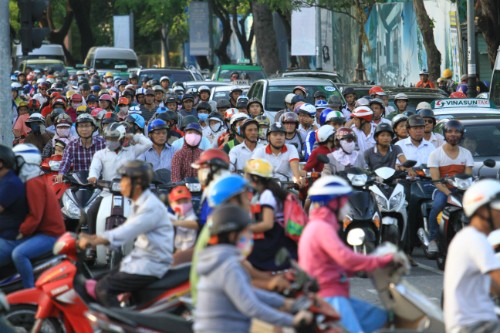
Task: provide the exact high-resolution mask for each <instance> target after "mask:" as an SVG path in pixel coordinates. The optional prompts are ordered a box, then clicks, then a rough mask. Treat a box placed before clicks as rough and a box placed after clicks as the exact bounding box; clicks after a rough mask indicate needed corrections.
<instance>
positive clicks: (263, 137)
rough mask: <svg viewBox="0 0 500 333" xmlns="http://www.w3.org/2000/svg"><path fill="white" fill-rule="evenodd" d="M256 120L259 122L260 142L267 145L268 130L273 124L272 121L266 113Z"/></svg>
mask: <svg viewBox="0 0 500 333" xmlns="http://www.w3.org/2000/svg"><path fill="white" fill-rule="evenodd" d="M255 120H257V122H258V123H259V143H262V144H264V145H267V131H269V126H271V121H270V120H269V117H268V116H266V115H265V114H263V115H260V116H257V117H255Z"/></svg>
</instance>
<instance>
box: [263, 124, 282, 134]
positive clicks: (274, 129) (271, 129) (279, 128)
mask: <svg viewBox="0 0 500 333" xmlns="http://www.w3.org/2000/svg"><path fill="white" fill-rule="evenodd" d="M272 132H281V133H283V134H285V133H286V131H285V127H284V126H283V125H282V124H281V123H274V124H272V125H271V126H270V127H269V129H268V130H267V135H268V136H269V134H271V133H272Z"/></svg>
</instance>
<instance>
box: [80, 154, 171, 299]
mask: <svg viewBox="0 0 500 333" xmlns="http://www.w3.org/2000/svg"><path fill="white" fill-rule="evenodd" d="M118 173H119V174H120V175H121V176H122V178H121V181H120V192H121V193H122V194H123V195H124V196H125V197H127V198H130V199H131V200H132V202H133V204H132V209H131V213H130V216H129V217H128V218H127V221H126V223H124V224H122V225H121V226H119V227H117V228H115V229H112V230H108V231H105V232H104V234H103V235H102V236H96V235H88V234H84V233H81V234H80V239H79V242H78V245H79V246H80V248H86V247H87V246H88V245H90V246H97V245H111V246H113V247H119V246H122V245H123V244H126V243H127V242H129V241H131V240H134V239H136V241H135V243H134V248H133V249H132V251H131V252H130V254H129V255H128V256H126V257H125V258H124V259H123V260H122V262H121V264H120V267H116V268H115V269H113V270H112V271H111V272H109V273H108V274H106V275H105V276H104V277H103V278H101V279H100V280H99V281H97V284H96V287H95V292H96V296H97V299H98V300H99V302H101V303H102V304H104V305H105V306H108V307H112V306H114V307H118V306H119V302H118V299H117V296H118V295H119V294H121V293H124V292H130V291H135V290H140V289H141V288H144V287H145V286H147V285H149V284H151V283H153V282H154V281H157V280H158V279H160V278H161V277H163V276H164V275H165V273H166V272H167V271H168V269H169V267H170V265H171V264H172V261H173V257H172V250H173V247H174V244H173V243H174V228H173V226H172V223H171V221H170V219H169V215H168V210H167V208H166V207H165V205H164V204H163V202H162V201H161V200H160V199H158V197H157V196H156V195H155V194H153V193H151V191H150V190H149V185H150V183H151V181H152V179H153V170H152V169H151V166H150V165H149V164H148V163H145V162H143V161H138V160H134V161H130V162H128V163H126V164H125V165H123V166H122V167H120V169H119V170H118Z"/></svg>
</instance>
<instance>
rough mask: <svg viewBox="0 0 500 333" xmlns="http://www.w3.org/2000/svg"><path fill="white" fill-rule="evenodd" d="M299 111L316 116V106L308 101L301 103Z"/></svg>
mask: <svg viewBox="0 0 500 333" xmlns="http://www.w3.org/2000/svg"><path fill="white" fill-rule="evenodd" d="M323 102H324V101H323ZM301 111H302V112H305V113H307V114H309V116H311V117H313V118H314V117H315V116H316V108H315V107H314V105H312V104H309V103H305V104H302V105H301V106H300V108H299V113H300V112H301Z"/></svg>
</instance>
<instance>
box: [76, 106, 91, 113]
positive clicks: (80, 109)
mask: <svg viewBox="0 0 500 333" xmlns="http://www.w3.org/2000/svg"><path fill="white" fill-rule="evenodd" d="M88 111H89V108H88V107H87V106H86V105H80V106H79V107H77V108H76V113H82V112H85V113H90V112H88Z"/></svg>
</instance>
